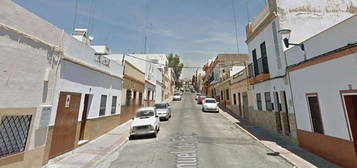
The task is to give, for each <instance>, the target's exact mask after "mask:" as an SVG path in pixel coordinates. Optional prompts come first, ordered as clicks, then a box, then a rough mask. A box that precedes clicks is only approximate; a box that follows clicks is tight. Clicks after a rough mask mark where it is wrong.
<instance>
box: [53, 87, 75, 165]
mask: <svg viewBox="0 0 357 168" xmlns="http://www.w3.org/2000/svg"><path fill="white" fill-rule="evenodd" d="M80 102H81V94H79V93H65V92H61V93H60V96H59V100H58V106H57V114H56V120H55V125H54V127H53V134H52V142H51V147H50V154H49V157H50V158H54V157H56V156H58V155H61V154H63V153H65V152H68V151H70V150H72V149H73V148H74V145H75V141H76V140H75V137H76V130H77V123H78V113H79V105H80Z"/></svg>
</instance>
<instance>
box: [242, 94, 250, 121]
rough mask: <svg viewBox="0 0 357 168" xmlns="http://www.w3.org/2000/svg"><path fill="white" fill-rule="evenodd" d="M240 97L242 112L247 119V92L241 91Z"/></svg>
mask: <svg viewBox="0 0 357 168" xmlns="http://www.w3.org/2000/svg"><path fill="white" fill-rule="evenodd" d="M242 97H243V113H244V116H245V118H247V119H248V118H249V115H248V110H249V107H248V95H247V92H243V94H242Z"/></svg>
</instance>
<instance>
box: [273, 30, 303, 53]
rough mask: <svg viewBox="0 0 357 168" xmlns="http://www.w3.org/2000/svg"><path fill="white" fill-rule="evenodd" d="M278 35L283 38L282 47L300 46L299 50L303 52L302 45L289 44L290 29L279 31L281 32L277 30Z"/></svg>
mask: <svg viewBox="0 0 357 168" xmlns="http://www.w3.org/2000/svg"><path fill="white" fill-rule="evenodd" d="M279 33H280V34H281V36H282V38H283V41H284V45H285V47H286V48H289V46H290V45H294V46H300V48H301V50H303V51H305V46H304V44H296V43H289V39H290V34H291V30H290V29H281V30H279Z"/></svg>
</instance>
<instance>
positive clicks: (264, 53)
mask: <svg viewBox="0 0 357 168" xmlns="http://www.w3.org/2000/svg"><path fill="white" fill-rule="evenodd" d="M260 52H261V55H262V58H261V59H262V65H263V67H262V68H263V69H262V71H263V72H264V73H269V66H268V55H267V48H266V46H265V42H263V43H262V44H260Z"/></svg>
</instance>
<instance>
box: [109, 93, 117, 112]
mask: <svg viewBox="0 0 357 168" xmlns="http://www.w3.org/2000/svg"><path fill="white" fill-rule="evenodd" d="M116 110H117V96H113V98H112V110H111V111H110V114H115V112H116Z"/></svg>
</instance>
